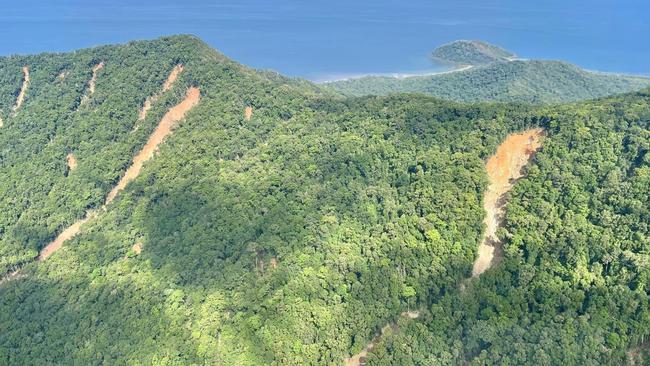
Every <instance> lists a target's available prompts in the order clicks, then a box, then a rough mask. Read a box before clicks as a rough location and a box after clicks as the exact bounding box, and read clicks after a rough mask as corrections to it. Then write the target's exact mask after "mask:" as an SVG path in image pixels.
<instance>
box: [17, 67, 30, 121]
mask: <svg viewBox="0 0 650 366" xmlns="http://www.w3.org/2000/svg"><path fill="white" fill-rule="evenodd" d="M29 81H30V79H29V67H28V66H23V85H22V86H21V87H20V93H19V94H18V98H16V104H15V105H14V108H13V111H14V114H16V112H18V109H19V108H20V106H22V105H23V102H24V101H25V95H26V94H27V88H28V87H29Z"/></svg>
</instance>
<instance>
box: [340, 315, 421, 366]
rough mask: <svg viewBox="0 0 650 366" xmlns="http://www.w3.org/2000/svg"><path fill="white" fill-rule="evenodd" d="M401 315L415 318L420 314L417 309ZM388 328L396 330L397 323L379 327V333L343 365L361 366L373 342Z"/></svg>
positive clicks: (375, 342)
mask: <svg viewBox="0 0 650 366" xmlns="http://www.w3.org/2000/svg"><path fill="white" fill-rule="evenodd" d="M400 315H401V316H403V317H406V318H409V319H417V318H418V317H419V316H420V312H419V311H405V312H403V313H402V314H400ZM388 330H393V331H395V330H397V324H395V323H390V324H387V325H385V326H384V327H383V328H381V333H380V334H378V335H376V336H375V337H374V338H373V339H372V340H371V341H370V343H368V345H367V346H366V347H365V348H364V349H363V350H361V352H359V353H357V354H356V355H354V356H352V357H350V358H348V359H347V360H345V366H363V365H365V364H366V356H368V352H370V351H371V350H372V349H373V348H374V347H375V344H377V343H378V342H379V341H380V340H381V338H382V337H383V336H384V335H386V333H387V332H388Z"/></svg>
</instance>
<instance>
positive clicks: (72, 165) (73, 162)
mask: <svg viewBox="0 0 650 366" xmlns="http://www.w3.org/2000/svg"><path fill="white" fill-rule="evenodd" d="M65 162H66V164H68V169H70V171H73V170H75V169H77V158H75V157H74V155H73V154H72V153H70V154H68V155H66V157H65Z"/></svg>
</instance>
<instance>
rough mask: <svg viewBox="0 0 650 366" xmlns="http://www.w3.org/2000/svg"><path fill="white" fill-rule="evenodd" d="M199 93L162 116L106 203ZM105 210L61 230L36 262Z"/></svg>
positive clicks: (137, 247) (190, 92)
mask: <svg viewBox="0 0 650 366" xmlns="http://www.w3.org/2000/svg"><path fill="white" fill-rule="evenodd" d="M200 95H201V94H200V91H199V89H198V88H190V89H189V90H188V91H187V96H186V97H185V99H184V100H183V101H182V102H180V103H179V104H177V105H176V106H174V107H172V108H171V109H170V110H169V111H168V112H167V113H166V114H165V116H163V118H162V120H160V123H159V124H158V127H156V129H155V130H154V132H153V133H152V134H151V136H150V137H149V140H148V141H147V144H146V145H145V146H144V148H143V149H142V150H141V151H140V153H138V155H136V156H135V158H134V159H133V165H132V166H131V167H130V168H129V169H128V170H127V171H126V174H125V175H124V177H122V179H120V181H119V182H118V184H117V186H115V188H113V190H112V191H111V192H110V193H109V194H108V196H107V198H106V203H107V204H108V203H110V202H111V201H113V199H114V198H115V197H116V196H117V194H118V193H119V192H120V191H121V190H122V189H123V188H124V187H125V186H126V185H127V184H128V183H129V182H130V181H132V180H133V179H135V177H137V176H138V174H139V173H140V170H141V169H142V164H143V163H144V162H145V161H147V160H149V159H151V157H153V154H154V152H155V151H156V149H157V148H158V145H160V143H161V142H162V141H163V140H164V138H165V137H166V136H168V135H169V134H170V133H171V132H172V130H173V128H174V127H176V124H177V122H178V121H180V120H181V119H182V118H183V117H185V114H186V113H187V111H189V110H190V109H191V108H192V107H194V106H195V105H196V104H197V103H198V102H199V99H200ZM104 209H105V206H102V207H101V208H100V210H97V211H89V212H88V213H87V214H86V217H85V218H83V219H81V220H79V221H77V222H75V223H74V224H72V225H71V226H69V227H68V228H67V229H65V230H63V232H62V233H61V234H59V236H57V237H56V239H54V241H52V242H51V243H49V244H48V245H47V246H45V248H43V249H42V250H41V253H40V254H39V256H38V260H44V259H47V257H49V256H50V255H52V253H54V252H55V251H57V250H58V249H59V248H61V246H62V245H63V243H64V242H65V241H67V240H68V239H71V238H73V237H74V236H75V235H77V234H78V233H79V231H80V230H81V226H82V225H83V224H85V223H86V222H88V221H89V220H92V219H94V218H95V217H97V216H98V212H100V211H103V210H104ZM140 249H141V246H140V245H138V244H136V245H135V246H134V247H133V250H134V251H135V252H136V253H138V254H139V251H140Z"/></svg>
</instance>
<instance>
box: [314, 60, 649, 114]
mask: <svg viewBox="0 0 650 366" xmlns="http://www.w3.org/2000/svg"><path fill="white" fill-rule="evenodd" d="M324 85H325V86H327V87H328V88H331V89H332V90H335V91H337V92H339V93H342V94H345V95H348V96H362V95H388V94H393V93H424V94H427V95H433V96H436V97H440V98H443V99H448V100H454V101H459V102H487V101H500V102H526V103H534V104H541V103H560V102H573V101H578V100H583V99H592V98H599V97H604V96H607V95H612V94H616V93H623V92H630V91H636V90H640V89H643V88H646V87H648V86H650V78H643V77H634V76H624V75H613V74H599V73H593V72H588V71H584V70H581V69H579V68H577V67H576V66H573V65H571V64H567V63H565V62H557V61H511V62H502V63H495V64H491V65H488V66H481V67H475V68H472V69H469V70H464V71H458V72H452V73H446V74H438V75H425V76H412V77H406V78H394V77H385V76H367V77H363V78H359V79H350V80H344V81H336V82H331V83H327V84H324Z"/></svg>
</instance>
